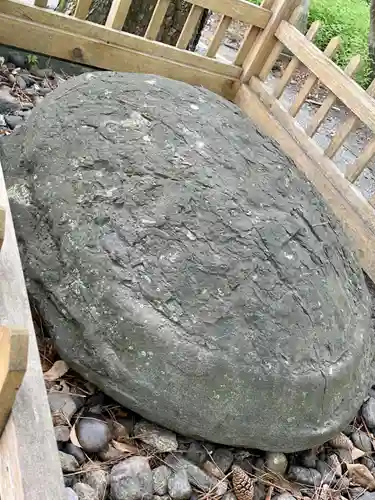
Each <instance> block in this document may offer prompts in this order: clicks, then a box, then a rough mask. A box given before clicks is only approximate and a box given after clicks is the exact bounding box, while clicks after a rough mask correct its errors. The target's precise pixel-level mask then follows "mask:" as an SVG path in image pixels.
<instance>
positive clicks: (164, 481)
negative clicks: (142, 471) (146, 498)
mask: <svg viewBox="0 0 375 500" xmlns="http://www.w3.org/2000/svg"><path fill="white" fill-rule="evenodd" d="M171 473H172V471H171V469H169V468H168V467H167V466H166V465H160V466H159V467H156V469H154V470H153V471H152V482H153V487H154V493H156V495H159V496H162V495H165V494H166V493H167V491H168V478H169V476H170V475H171Z"/></svg>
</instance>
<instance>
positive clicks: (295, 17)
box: [259, 6, 302, 82]
mask: <svg viewBox="0 0 375 500" xmlns="http://www.w3.org/2000/svg"><path fill="white" fill-rule="evenodd" d="M301 16H302V7H301V6H299V7H296V8H295V9H294V11H293V13H292V15H291V16H290V19H289V23H290V24H292V25H293V26H295V25H296V24H297V23H298V22H299V20H300V19H301ZM283 47H284V46H283V44H282V43H281V42H279V41H277V42H276V43H275V44H274V46H273V48H272V50H271V53H270V54H269V56H268V57H267V59H266V62H265V63H264V64H263V66H262V69H261V70H260V72H259V79H260V80H261V81H262V82H264V80H265V79H266V78H267V76H268V75H269V73H270V71H271V70H272V68H273V66H274V64H275V62H276V61H277V59H278V58H279V57H280V54H281V52H282V50H283Z"/></svg>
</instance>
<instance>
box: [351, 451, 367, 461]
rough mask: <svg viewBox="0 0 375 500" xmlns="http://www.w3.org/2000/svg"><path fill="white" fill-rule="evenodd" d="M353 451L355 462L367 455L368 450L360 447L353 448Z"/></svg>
mask: <svg viewBox="0 0 375 500" xmlns="http://www.w3.org/2000/svg"><path fill="white" fill-rule="evenodd" d="M350 451H351V454H352V459H353V462H354V461H355V460H358V459H359V458H362V457H364V456H365V455H366V452H365V451H362V450H360V449H359V448H353V449H352V450H350Z"/></svg>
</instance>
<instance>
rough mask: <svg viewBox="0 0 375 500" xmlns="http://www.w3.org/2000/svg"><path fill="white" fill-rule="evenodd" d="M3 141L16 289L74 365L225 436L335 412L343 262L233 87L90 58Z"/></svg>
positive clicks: (367, 349) (180, 426)
mask: <svg viewBox="0 0 375 500" xmlns="http://www.w3.org/2000/svg"><path fill="white" fill-rule="evenodd" d="M7 140H8V143H7V146H5V157H6V158H5V164H4V168H5V174H6V179H7V184H8V188H9V196H10V198H11V201H12V208H13V213H14V218H15V224H16V230H17V234H18V237H19V242H20V248H21V253H22V259H23V264H24V269H25V273H26V277H27V282H28V288H29V292H30V296H31V298H32V300H33V301H34V302H35V303H36V304H37V306H38V307H39V309H40V311H41V314H42V315H43V318H44V320H45V322H46V324H47V326H48V327H49V331H50V332H51V335H52V336H53V338H54V339H55V341H56V345H57V348H58V350H59V352H60V353H61V356H62V357H63V358H64V359H66V360H67V362H68V363H70V365H71V366H72V367H73V368H74V369H76V370H77V371H78V372H80V373H81V374H82V375H83V376H84V377H86V378H87V379H89V380H91V381H92V382H93V383H96V384H97V385H98V386H99V387H100V388H102V389H103V390H104V391H105V392H106V393H108V394H109V395H110V396H112V397H113V398H115V399H116V400H117V401H119V402H120V403H122V404H123V405H125V406H126V407H128V408H130V409H132V410H134V411H136V412H138V413H140V414H141V415H142V416H143V417H145V418H147V419H149V420H152V421H154V422H157V423H159V424H161V425H163V426H165V427H168V428H170V429H172V430H174V431H177V432H180V433H182V434H185V435H190V436H193V437H197V438H205V439H208V440H212V441H215V442H219V443H222V444H226V445H238V446H245V447H254V448H261V449H263V450H274V451H277V450H280V451H294V450H301V449H305V448H309V447H311V446H313V445H316V444H319V443H322V442H323V441H325V440H327V439H328V438H330V437H331V436H333V435H334V434H335V433H336V432H337V431H338V430H339V429H341V428H342V427H343V426H345V425H346V424H347V423H348V422H349V421H350V419H351V418H352V417H353V416H354V415H355V413H356V411H357V410H358V408H359V406H360V405H361V403H362V401H363V398H364V395H365V392H366V389H367V384H368V379H369V376H370V375H369V367H370V363H371V360H372V357H373V346H372V341H371V331H370V326H369V321H370V319H369V297H368V291H367V289H366V286H365V284H364V280H363V275H362V271H361V269H360V267H359V265H358V263H357V262H356V260H355V258H354V256H353V254H352V252H351V251H350V250H349V247H348V242H347V239H346V237H345V236H344V234H343V231H342V229H341V226H340V225H339V224H338V223H337V221H336V219H335V218H334V217H333V216H332V214H331V212H330V210H328V209H327V207H326V205H325V203H324V202H323V201H322V199H321V197H320V195H318V194H317V192H316V191H315V189H314V188H313V187H312V186H311V184H310V183H309V182H307V180H306V179H305V178H304V177H303V176H302V175H301V174H300V173H299V172H298V171H297V169H296V167H295V166H294V164H293V163H292V162H291V161H290V160H289V159H288V158H287V157H285V155H284V154H283V153H281V152H280V150H279V148H278V146H277V145H276V144H275V143H274V142H273V141H272V140H270V139H269V138H267V137H265V136H264V135H263V134H262V133H260V132H259V131H258V130H257V129H256V127H255V126H254V125H253V124H252V123H251V122H250V121H249V120H248V119H247V118H246V117H245V116H243V115H242V114H241V112H240V111H239V110H238V109H237V108H236V107H235V106H234V105H232V104H231V103H229V102H226V101H225V100H223V99H222V98H220V97H218V96H216V95H214V94H212V93H210V92H208V91H206V90H204V89H199V88H194V87H191V86H189V85H186V84H183V83H180V82H176V81H172V80H167V79H164V78H159V77H154V76H150V75H135V74H113V73H101V72H98V73H95V74H86V75H83V76H80V77H78V78H75V79H72V80H70V81H69V82H67V83H66V84H64V85H61V87H60V88H59V89H57V90H56V91H54V92H53V93H52V94H51V95H49V96H48V97H47V98H46V99H45V100H44V101H43V103H42V104H41V105H40V106H39V107H38V108H37V110H36V111H35V112H34V113H33V115H32V117H31V118H30V120H29V122H28V125H27V128H26V129H25V130H23V131H21V132H20V133H19V134H15V135H14V136H12V138H11V139H9V138H8V139H7ZM16 159H17V160H16Z"/></svg>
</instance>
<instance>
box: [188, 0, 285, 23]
mask: <svg viewBox="0 0 375 500" xmlns="http://www.w3.org/2000/svg"><path fill="white" fill-rule="evenodd" d="M287 1H290V0H287ZM189 3H191V4H193V5H197V6H199V7H202V8H203V9H208V10H212V12H215V13H217V14H224V15H225V16H228V17H231V18H232V19H236V20H237V21H242V22H243V23H245V24H252V25H254V26H258V27H259V28H265V27H266V26H267V23H268V21H269V20H270V18H271V12H270V10H269V9H265V8H264V7H259V6H258V5H254V4H253V3H250V2H247V1H246V0H189Z"/></svg>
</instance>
